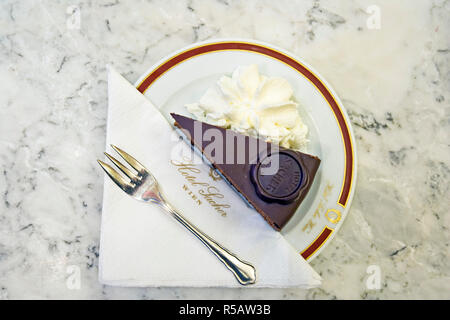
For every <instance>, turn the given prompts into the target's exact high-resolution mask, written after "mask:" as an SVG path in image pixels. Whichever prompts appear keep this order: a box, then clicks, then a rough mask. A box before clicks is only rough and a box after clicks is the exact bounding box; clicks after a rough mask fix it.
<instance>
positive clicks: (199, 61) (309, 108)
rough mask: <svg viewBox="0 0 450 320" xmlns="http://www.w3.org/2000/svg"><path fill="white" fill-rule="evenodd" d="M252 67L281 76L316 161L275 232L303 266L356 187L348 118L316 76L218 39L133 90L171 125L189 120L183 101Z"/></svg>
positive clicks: (252, 47) (173, 58) (276, 52)
mask: <svg viewBox="0 0 450 320" xmlns="http://www.w3.org/2000/svg"><path fill="white" fill-rule="evenodd" d="M253 63H256V64H257V65H258V67H259V70H260V73H261V74H264V75H267V76H278V77H283V78H285V79H287V80H288V81H289V83H290V84H291V85H292V87H293V89H294V96H295V99H296V100H297V101H298V102H299V104H300V110H299V112H300V114H301V116H302V118H303V119H304V122H305V123H306V124H307V126H308V128H309V140H310V143H309V146H308V150H307V152H308V153H310V154H312V155H316V156H318V157H319V158H320V159H321V160H322V162H321V164H320V167H319V171H318V173H317V175H316V178H315V180H314V183H313V185H312V187H311V189H310V191H309V193H308V195H307V196H306V198H305V199H304V201H303V202H302V203H301V205H300V207H299V208H298V210H297V212H296V213H295V215H294V216H293V217H292V219H291V220H290V221H289V223H288V224H287V225H286V226H285V227H284V228H283V231H282V233H283V235H284V236H285V238H286V239H287V240H288V241H289V242H290V243H291V244H292V245H293V246H294V247H295V248H296V249H297V250H298V251H299V253H301V254H302V256H303V257H304V258H305V259H308V260H311V259H312V258H314V257H315V256H317V255H318V254H319V253H320V251H321V250H322V249H323V248H324V247H325V246H326V245H327V244H328V243H329V242H330V241H331V239H332V238H333V236H334V235H335V234H336V232H337V231H338V229H339V228H340V226H341V225H342V223H343V221H344V219H345V217H346V214H347V211H348V209H349V207H350V203H351V201H352V197H353V192H354V189H355V181H356V150H355V142H354V139H353V133H352V129H351V127H350V122H349V120H348V116H347V114H346V112H345V110H344V108H343V106H342V103H341V101H340V100H339V98H338V97H337V95H336V93H335V92H334V91H333V89H332V88H331V87H330V86H329V85H328V83H327V82H326V81H325V80H324V79H323V78H322V77H321V76H320V75H319V73H317V72H316V71H315V70H314V69H313V68H312V67H311V66H309V65H308V64H307V63H305V62H304V61H302V59H300V58H298V57H295V56H294V55H292V54H290V53H288V52H286V51H285V50H283V49H280V48H277V47H275V46H272V45H269V44H266V43H262V42H259V41H254V40H236V39H220V40H214V41H207V42H201V43H196V44H193V45H191V46H188V47H186V48H183V49H181V50H179V51H177V52H174V53H173V54H170V55H169V56H167V57H165V58H163V59H162V60H160V61H159V62H158V63H156V64H155V65H154V66H152V67H151V68H150V69H149V70H148V71H147V72H146V73H145V74H143V75H142V76H141V77H140V79H139V80H138V81H137V82H136V87H137V88H138V90H139V91H141V92H142V93H144V95H145V96H147V97H148V98H149V100H150V101H152V102H153V103H154V104H155V105H156V106H159V107H160V109H161V111H162V113H163V114H164V115H165V116H166V117H167V118H168V119H170V121H171V122H172V119H171V118H170V115H169V113H170V112H176V113H179V114H184V115H187V116H189V113H188V112H187V111H186V110H185V108H184V105H185V104H186V103H191V102H196V101H198V100H199V99H200V97H201V96H202V95H203V93H204V92H205V91H206V89H207V88H208V87H210V86H211V85H212V84H213V83H215V82H216V81H217V80H218V79H219V78H220V77H221V76H222V75H224V74H231V73H232V71H233V70H234V69H235V68H236V67H238V66H242V65H248V64H253Z"/></svg>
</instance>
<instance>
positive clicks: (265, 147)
mask: <svg viewBox="0 0 450 320" xmlns="http://www.w3.org/2000/svg"><path fill="white" fill-rule="evenodd" d="M171 115H172V117H173V118H174V119H175V126H176V127H178V128H179V129H181V131H182V132H183V134H184V136H185V137H186V138H187V140H189V141H190V142H191V144H192V145H193V146H194V147H196V148H197V149H198V150H199V151H201V152H202V154H203V156H204V157H205V158H206V159H207V160H208V162H210V163H211V164H212V166H213V167H214V168H215V169H217V171H219V173H220V174H221V175H222V176H223V177H224V178H225V179H226V180H227V181H228V182H229V183H230V184H231V185H232V186H233V187H234V188H235V189H236V190H237V191H238V192H239V193H240V195H241V196H243V197H244V198H245V200H246V201H247V202H248V203H249V204H250V205H251V206H252V207H254V208H255V209H256V211H258V212H259V213H260V214H261V215H262V216H263V217H264V219H265V220H266V221H267V222H268V223H269V224H270V225H271V226H272V227H273V228H274V229H275V230H277V231H280V230H281V229H282V228H283V227H284V226H285V225H286V223H287V222H288V221H289V219H290V218H291V217H292V216H293V214H294V213H295V211H296V210H297V208H298V206H299V205H300V203H301V202H302V201H303V199H304V198H305V196H306V194H307V193H308V190H309V188H310V187H311V184H312V182H313V180H314V177H315V175H316V172H317V169H318V168H319V165H320V159H319V158H317V157H315V156H311V155H308V154H305V153H302V152H298V151H293V150H289V149H285V148H281V147H278V146H277V145H274V144H272V143H269V142H264V141H263V140H261V139H256V138H253V137H250V136H244V135H241V134H239V133H237V132H234V131H232V130H227V129H224V128H220V127H217V126H214V125H210V124H207V123H204V122H201V121H197V120H194V119H191V118H187V117H184V116H181V115H177V114H174V113H172V114H171ZM210 129H211V131H210ZM205 133H206V134H205ZM216 139H222V140H221V141H216ZM218 142H219V143H218ZM239 142H240V143H239ZM274 164H275V165H274ZM271 165H272V166H271Z"/></svg>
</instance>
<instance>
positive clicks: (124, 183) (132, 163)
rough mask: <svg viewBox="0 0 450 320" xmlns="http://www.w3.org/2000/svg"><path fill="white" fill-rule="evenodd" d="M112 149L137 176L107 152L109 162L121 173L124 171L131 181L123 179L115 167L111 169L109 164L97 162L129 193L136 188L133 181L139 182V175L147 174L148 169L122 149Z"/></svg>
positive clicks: (114, 147)
mask: <svg viewBox="0 0 450 320" xmlns="http://www.w3.org/2000/svg"><path fill="white" fill-rule="evenodd" d="M111 147H112V148H113V149H114V150H115V151H116V152H117V153H118V154H119V155H120V156H121V157H122V159H124V160H125V161H126V162H127V163H128V164H129V165H130V166H131V167H132V168H133V169H134V170H136V171H137V174H136V173H134V172H132V171H131V170H130V169H128V168H127V167H126V166H124V165H123V164H122V163H121V162H120V161H119V160H117V159H116V158H114V157H113V156H112V155H110V154H108V153H107V152H105V155H106V156H107V157H108V159H109V160H111V162H112V163H113V164H114V165H115V166H116V167H117V168H119V170H120V171H122V172H123V173H124V174H125V175H126V176H127V177H128V178H129V179H130V180H131V181H130V180H127V179H125V178H124V177H122V176H121V175H120V174H119V173H118V172H117V171H116V170H115V169H113V167H111V166H110V165H109V164H107V163H105V162H103V161H101V160H97V162H98V163H99V164H100V166H101V167H102V168H103V170H105V172H106V174H107V175H108V176H109V177H110V178H111V179H112V180H113V181H114V182H115V183H116V184H117V185H118V186H119V187H120V188H121V189H122V190H124V191H125V192H127V191H129V190H130V189H132V188H133V187H134V183H133V181H137V180H139V174H143V173H145V172H147V169H145V167H144V166H143V165H142V164H141V163H139V161H137V160H136V159H135V158H133V157H132V156H130V155H129V154H128V153H126V152H125V151H123V150H122V149H120V148H118V147H116V146H114V145H111Z"/></svg>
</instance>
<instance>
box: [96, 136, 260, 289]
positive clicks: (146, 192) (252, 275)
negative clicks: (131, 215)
mask: <svg viewBox="0 0 450 320" xmlns="http://www.w3.org/2000/svg"><path fill="white" fill-rule="evenodd" d="M111 147H112V148H113V149H114V150H115V151H116V152H117V153H118V154H119V155H120V156H121V157H122V158H123V159H124V160H125V161H126V162H127V163H128V164H129V165H130V166H131V167H132V168H133V169H134V170H136V173H134V172H132V171H131V170H130V169H128V168H127V167H126V166H124V165H123V164H122V163H120V161H118V160H117V159H115V158H114V157H113V156H111V155H110V154H108V153H106V152H105V155H106V156H107V157H108V158H109V160H111V161H112V163H114V165H116V166H117V168H119V170H120V171H122V172H123V173H124V174H125V175H126V176H127V177H128V178H129V180H127V179H125V178H124V177H122V176H121V175H120V174H119V173H118V172H117V171H116V170H114V169H113V168H112V167H111V166H110V165H108V164H106V163H105V162H103V161H100V160H97V161H98V163H99V164H100V166H101V167H102V168H103V170H105V172H106V173H107V174H108V176H109V177H110V178H111V179H112V180H113V181H114V182H115V183H116V184H117V185H118V186H119V187H120V188H121V189H122V190H123V191H125V192H126V193H127V194H129V195H130V196H132V197H133V198H135V199H137V200H140V201H144V202H152V203H155V204H157V205H159V206H160V207H161V208H163V209H164V210H166V211H167V213H169V214H170V215H171V216H172V217H174V218H175V219H176V220H177V221H178V222H180V223H181V224H182V225H183V226H184V227H185V228H186V229H188V230H189V231H190V232H192V233H193V234H194V235H195V236H196V237H197V238H198V239H200V241H201V242H203V244H204V245H205V246H206V247H207V248H208V249H209V250H211V252H212V253H214V254H215V255H216V257H217V258H219V260H220V261H221V262H222V263H223V264H224V265H225V266H226V267H227V268H228V269H229V270H230V271H231V272H232V273H233V274H234V276H235V277H236V279H237V280H238V281H239V283H240V284H242V285H248V284H253V283H255V281H256V270H255V268H254V267H253V266H252V265H251V264H250V263H248V262H245V261H242V260H241V259H239V258H238V257H237V256H236V255H234V254H232V253H231V252H230V251H228V250H227V249H225V248H224V247H223V246H221V245H220V244H219V243H217V242H216V241H214V240H213V239H212V238H211V237H209V236H207V235H206V234H205V233H203V232H202V231H200V230H199V229H197V228H196V227H195V226H194V225H193V224H192V223H190V222H189V221H188V220H187V219H186V218H184V217H183V216H182V215H181V214H180V213H178V212H177V211H175V209H174V208H172V206H171V205H170V204H169V203H167V201H166V200H164V198H163V197H162V195H161V192H160V191H159V188H158V182H157V181H156V179H155V177H153V175H152V174H151V173H150V171H148V170H147V169H146V168H145V167H144V166H143V165H142V164H140V163H139V162H138V161H137V160H136V159H135V158H133V157H132V156H130V155H129V154H128V153H126V152H125V151H123V150H121V149H119V148H118V147H116V146H114V145H111Z"/></svg>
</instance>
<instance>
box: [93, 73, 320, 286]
mask: <svg viewBox="0 0 450 320" xmlns="http://www.w3.org/2000/svg"><path fill="white" fill-rule="evenodd" d="M108 102H109V107H108V124H107V138H106V142H107V147H106V149H107V151H108V152H109V153H111V154H113V155H114V151H112V150H111V148H110V146H109V145H110V144H111V143H112V144H114V145H117V146H118V147H119V148H122V149H124V150H125V151H127V152H128V153H130V154H131V155H133V156H134V157H135V158H136V159H138V160H139V161H140V162H141V163H142V164H143V165H144V166H145V167H147V169H149V170H150V171H151V172H152V173H153V175H154V176H155V177H156V179H157V180H158V182H159V184H160V187H161V189H162V193H163V194H164V196H165V198H166V199H167V200H168V202H170V203H171V204H172V205H173V207H174V208H176V209H177V210H178V211H179V212H181V213H182V214H183V215H184V216H185V217H186V218H187V219H189V220H190V221H191V222H192V223H193V224H194V225H196V226H197V227H198V228H200V229H201V230H202V231H203V232H205V233H206V234H208V235H209V236H211V237H212V238H213V239H215V240H216V241H217V242H219V243H220V244H222V245H223V246H224V247H226V248H228V249H229V250H230V251H232V252H233V253H235V254H237V255H238V256H239V257H240V258H241V259H243V260H245V261H249V262H251V263H252V264H253V265H254V266H255V268H256V272H257V282H256V284H255V285H252V286H251V287H303V288H311V287H315V286H318V285H320V283H321V279H320V276H319V275H318V274H317V273H316V272H315V271H314V270H313V269H312V268H311V267H310V266H309V265H308V263H307V262H306V261H305V260H304V259H303V258H302V257H301V255H300V254H299V253H298V252H296V251H295V250H294V248H293V247H292V246H291V245H290V244H289V243H288V242H287V241H286V240H285V239H284V238H283V237H282V235H281V234H280V233H278V232H276V231H274V230H273V229H272V228H271V227H270V226H269V225H268V224H267V223H266V222H265V221H264V219H263V218H262V217H261V216H260V215H259V214H258V213H257V212H256V211H255V210H253V209H251V208H249V207H247V205H246V204H245V202H244V201H243V200H242V199H241V198H240V197H239V195H238V194H236V193H235V192H234V191H233V190H232V189H231V188H230V187H229V186H228V185H227V183H226V182H225V181H223V180H221V179H220V178H219V177H218V176H217V175H214V174H213V171H212V170H211V168H210V167H209V166H208V165H207V164H205V163H202V161H201V159H200V157H199V156H198V155H195V156H194V158H192V157H191V155H192V150H191V148H190V147H189V146H188V145H187V144H186V143H185V142H184V141H182V140H180V138H179V135H178V134H177V133H176V131H174V129H173V128H172V126H171V125H170V124H169V122H168V121H167V120H166V118H165V117H164V116H163V115H162V114H161V113H160V112H159V110H158V109H157V108H156V107H155V106H153V105H152V103H151V102H150V101H149V100H148V99H147V98H146V97H145V96H144V95H142V94H141V93H140V92H138V91H137V90H136V88H134V87H133V86H132V85H131V84H130V83H128V82H127V80H125V79H124V78H123V77H122V76H121V75H120V74H118V73H117V72H116V71H115V70H113V69H112V68H111V67H110V68H109V72H108ZM187 155H189V156H187ZM99 278H100V282H101V283H103V284H108V285H118V286H140V287H144V286H151V287H153V286H164V287H166V286H171V287H173V286H177V287H178V286H189V287H239V286H240V285H239V284H238V282H237V281H236V279H235V278H234V276H233V274H232V273H231V272H230V271H229V270H228V269H226V267H225V266H224V265H223V264H222V263H221V262H220V261H219V260H218V259H217V258H216V257H215V256H214V255H213V254H212V253H211V252H210V251H209V250H208V249H207V248H206V247H205V246H204V245H203V244H202V243H201V242H200V241H199V240H198V239H197V238H195V237H194V236H193V235H192V234H191V233H190V232H188V231H187V230H186V229H184V228H183V227H182V226H181V225H179V223H178V222H177V221H175V219H173V218H172V217H170V216H169V215H167V214H166V213H165V212H164V211H162V209H160V208H159V207H158V206H155V205H153V204H149V203H142V202H138V201H136V200H134V199H132V198H131V197H129V196H128V195H126V194H125V193H124V192H123V191H122V190H120V189H119V188H118V187H117V186H116V185H115V184H114V183H113V182H112V181H111V180H110V179H109V177H106V178H105V183H104V197H103V214H102V227H101V242H100V262H99Z"/></svg>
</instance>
